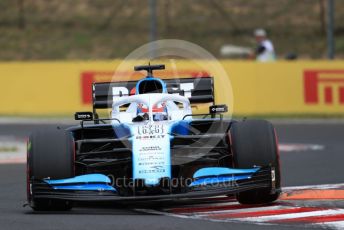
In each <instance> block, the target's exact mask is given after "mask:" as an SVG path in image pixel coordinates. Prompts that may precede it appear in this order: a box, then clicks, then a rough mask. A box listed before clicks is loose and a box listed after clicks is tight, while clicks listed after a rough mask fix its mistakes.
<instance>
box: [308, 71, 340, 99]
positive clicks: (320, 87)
mask: <svg viewBox="0 0 344 230" xmlns="http://www.w3.org/2000/svg"><path fill="white" fill-rule="evenodd" d="M304 102H305V103H306V104H309V105H312V104H314V105H315V104H322V103H324V104H327V105H332V104H341V105H344V69H342V70H305V71H304Z"/></svg>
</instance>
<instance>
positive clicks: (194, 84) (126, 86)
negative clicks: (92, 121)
mask: <svg viewBox="0 0 344 230" xmlns="http://www.w3.org/2000/svg"><path fill="white" fill-rule="evenodd" d="M163 81H164V82H165V83H166V88H167V92H168V93H171V94H179V95H182V96H186V97H188V98H189V100H190V103H191V104H203V103H207V104H210V103H211V104H214V102H215V98H214V79H213V77H200V78H180V79H163ZM137 82H138V81H127V82H98V83H93V87H92V95H93V97H92V98H93V113H94V114H96V109H108V108H111V107H112V101H113V97H122V96H129V95H134V94H135V90H136V89H135V86H136V83H137Z"/></svg>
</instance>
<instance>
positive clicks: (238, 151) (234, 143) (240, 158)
mask: <svg viewBox="0 0 344 230" xmlns="http://www.w3.org/2000/svg"><path fill="white" fill-rule="evenodd" d="M230 137H231V148H232V152H233V160H234V166H235V167H236V168H252V167H254V166H268V165H270V166H272V167H274V168H275V179H276V181H275V188H276V190H275V192H273V193H272V188H264V189H255V190H249V191H244V192H240V193H238V194H237V196H236V197H237V200H238V201H239V202H240V203H241V204H265V203H270V202H273V201H275V200H277V199H278V197H279V195H280V186H281V179H280V165H279V155H278V146H277V137H276V134H275V129H274V127H273V126H272V124H271V123H269V122H268V121H265V120H246V121H243V122H236V123H234V124H233V125H232V127H231V129H230Z"/></svg>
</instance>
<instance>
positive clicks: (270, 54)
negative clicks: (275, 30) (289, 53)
mask: <svg viewBox="0 0 344 230" xmlns="http://www.w3.org/2000/svg"><path fill="white" fill-rule="evenodd" d="M254 36H255V38H256V42H257V48H256V50H255V57H256V60H257V61H261V62H267V61H274V60H276V56H275V50H274V46H273V44H272V42H271V41H270V40H269V39H268V38H267V34H266V31H265V30H264V29H256V30H255V31H254Z"/></svg>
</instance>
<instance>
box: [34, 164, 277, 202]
mask: <svg viewBox="0 0 344 230" xmlns="http://www.w3.org/2000/svg"><path fill="white" fill-rule="evenodd" d="M251 171H252V170H251ZM254 171H255V172H254V173H246V174H245V173H244V174H243V173H241V174H240V175H234V174H231V175H229V174H227V175H215V176H214V175H213V176H210V175H205V177H201V178H197V179H194V181H201V183H196V186H189V187H188V188H187V190H186V191H185V192H183V193H168V194H162V195H134V196H121V195H119V194H118V193H117V191H116V189H115V188H113V187H111V186H109V185H108V181H106V180H102V181H97V180H88V181H85V180H79V181H73V179H66V180H55V181H52V180H35V179H34V178H32V179H31V181H30V184H31V186H30V188H31V189H30V192H31V194H32V198H33V199H60V200H69V201H92V202H94V201H96V202H101V201H128V202H129V201H146V200H176V199H185V198H199V197H210V196H219V195H229V194H236V193H239V192H243V191H247V190H254V189H261V188H266V189H271V193H275V192H276V189H279V188H276V187H275V178H274V168H272V167H270V166H266V167H261V168H256V169H255V170H254ZM245 175H246V176H245ZM83 178H85V177H83ZM210 178H212V180H211V179H210ZM226 178H227V179H226ZM214 182H216V183H214Z"/></svg>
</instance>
